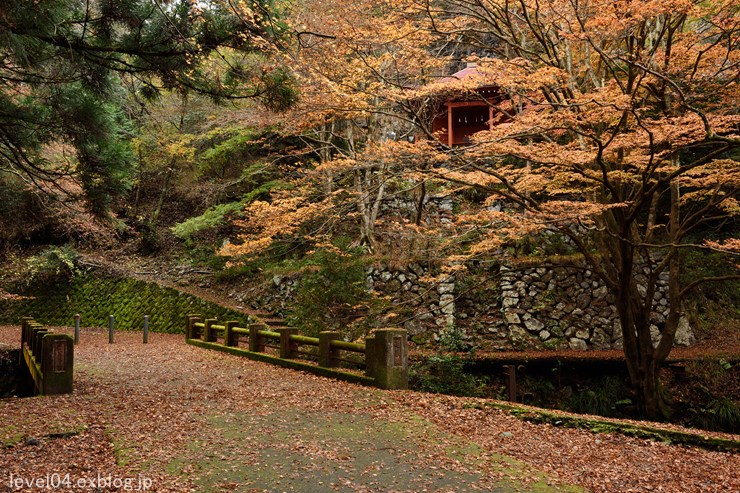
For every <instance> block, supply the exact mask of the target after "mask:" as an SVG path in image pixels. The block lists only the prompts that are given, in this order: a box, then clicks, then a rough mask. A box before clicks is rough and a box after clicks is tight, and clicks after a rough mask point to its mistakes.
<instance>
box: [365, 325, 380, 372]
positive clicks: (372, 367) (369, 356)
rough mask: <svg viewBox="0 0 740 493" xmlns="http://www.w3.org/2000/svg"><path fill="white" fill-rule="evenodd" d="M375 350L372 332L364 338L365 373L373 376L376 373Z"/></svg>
mask: <svg viewBox="0 0 740 493" xmlns="http://www.w3.org/2000/svg"><path fill="white" fill-rule="evenodd" d="M376 352H377V351H376V350H375V336H374V335H373V334H371V335H369V336H367V337H366V338H365V375H367V376H368V377H372V378H375V374H376V373H377V368H376V362H377V360H378V358H377V356H376Z"/></svg>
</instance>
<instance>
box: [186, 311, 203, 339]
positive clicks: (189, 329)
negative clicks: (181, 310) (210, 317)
mask: <svg viewBox="0 0 740 493" xmlns="http://www.w3.org/2000/svg"><path fill="white" fill-rule="evenodd" d="M200 321H201V318H200V315H198V314H191V315H186V316H185V338H186V339H199V338H200V331H199V330H198V329H197V328H196V327H195V324H196V323H198V322H200Z"/></svg>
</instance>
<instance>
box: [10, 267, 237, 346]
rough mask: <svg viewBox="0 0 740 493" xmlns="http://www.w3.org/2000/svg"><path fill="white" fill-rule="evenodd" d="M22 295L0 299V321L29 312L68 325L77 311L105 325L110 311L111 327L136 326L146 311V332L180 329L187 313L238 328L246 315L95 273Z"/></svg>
mask: <svg viewBox="0 0 740 493" xmlns="http://www.w3.org/2000/svg"><path fill="white" fill-rule="evenodd" d="M24 294H26V295H30V296H33V298H32V299H28V300H23V301H20V302H19V301H14V302H8V301H0V323H6V324H18V323H20V319H21V317H23V316H32V317H33V318H34V319H35V320H36V321H38V322H39V323H42V324H44V325H62V326H70V325H73V324H74V315H75V314H76V313H79V314H80V315H81V316H82V325H83V326H85V327H96V326H100V327H107V325H108V315H113V316H115V318H116V328H117V329H122V330H141V329H142V327H143V324H144V315H149V328H150V330H152V331H155V332H168V333H184V332H185V325H184V324H185V322H184V318H185V315H186V314H188V313H203V314H207V315H208V316H209V317H215V318H218V319H219V320H224V321H225V320H238V321H240V322H242V323H243V324H244V326H246V324H247V323H248V322H249V321H248V316H247V315H246V314H243V313H240V312H237V311H236V310H231V309H229V308H225V307H222V306H220V305H217V304H215V303H212V302H209V301H205V300H202V299H200V298H198V297H196V296H193V295H190V294H187V293H182V292H180V291H177V290H175V289H172V288H166V287H162V286H159V285H158V284H155V283H149V282H144V281H138V280H135V279H128V278H121V277H115V276H111V275H102V274H99V273H87V274H85V275H84V276H82V277H79V278H76V279H75V280H73V281H72V282H71V283H58V284H56V285H52V286H37V287H35V288H32V289H31V290H29V292H27V293H24Z"/></svg>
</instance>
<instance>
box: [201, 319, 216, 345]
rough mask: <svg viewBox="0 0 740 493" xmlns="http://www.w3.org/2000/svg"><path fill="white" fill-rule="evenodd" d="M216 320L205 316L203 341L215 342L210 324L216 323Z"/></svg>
mask: <svg viewBox="0 0 740 493" xmlns="http://www.w3.org/2000/svg"><path fill="white" fill-rule="evenodd" d="M216 322H217V320H216V319H215V318H207V319H206V321H205V327H204V328H203V342H216V334H215V333H214V331H213V329H211V325H216Z"/></svg>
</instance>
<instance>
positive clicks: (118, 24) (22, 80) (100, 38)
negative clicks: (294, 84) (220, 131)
mask: <svg viewBox="0 0 740 493" xmlns="http://www.w3.org/2000/svg"><path fill="white" fill-rule="evenodd" d="M274 11H275V9H274V8H273V5H272V2H271V1H270V0H254V1H244V2H227V1H221V0H210V1H206V2H191V1H187V0H34V1H27V0H8V1H6V2H4V3H3V5H2V6H0V53H1V55H2V56H1V57H0V180H7V179H9V175H15V176H16V177H17V178H20V179H22V180H24V181H25V182H26V183H28V184H30V185H35V186H38V187H40V188H48V187H49V186H50V185H54V184H55V185H57V186H59V187H61V186H62V184H63V183H65V180H64V178H65V177H72V178H74V181H73V182H72V183H74V184H75V185H74V186H77V185H79V186H81V188H82V192H83V195H84V196H85V197H86V198H87V199H88V201H89V204H90V208H91V210H92V211H94V212H97V213H102V212H104V211H105V210H106V206H107V204H108V202H109V201H110V198H111V197H113V196H115V195H116V194H118V193H120V192H121V191H123V190H125V188H126V186H127V176H128V169H129V164H130V161H131V151H130V149H129V146H128V144H127V139H126V137H127V134H128V133H129V131H128V128H127V127H128V123H127V119H126V117H125V114H124V112H123V111H122V110H121V104H120V100H121V93H122V91H121V80H122V77H123V78H125V79H126V80H127V81H129V82H130V83H131V84H130V85H131V86H132V87H135V88H136V89H137V90H138V91H139V92H140V93H141V95H143V96H144V97H145V98H148V99H151V98H154V97H156V96H157V94H158V93H159V91H161V90H162V89H174V90H178V91H182V92H187V91H197V92H199V93H203V94H208V95H210V96H211V97H213V98H214V99H217V100H218V99H224V98H263V99H265V101H266V102H267V103H268V104H269V105H270V106H272V107H273V108H278V109H279V108H281V107H283V106H285V105H287V104H289V103H290V102H291V100H292V97H293V93H292V92H291V91H290V90H286V89H285V87H286V85H287V84H286V82H287V78H286V77H285V76H284V75H283V74H282V73H281V72H280V71H275V70H265V69H264V68H260V67H259V66H257V68H255V67H254V65H247V64H245V63H241V62H240V60H242V59H244V54H245V53H246V54H249V53H255V52H264V51H265V50H266V49H269V47H270V46H273V41H274V40H275V39H277V38H279V36H280V35H281V33H282V31H283V30H284V29H285V26H284V25H282V24H280V23H279V22H278V21H276V18H275V16H274V15H273V12H274ZM51 147H53V148H54V149H55V150H56V151H57V152H56V154H58V155H62V156H63V157H64V158H63V159H50V155H52V154H54V153H50V152H49V149H50V148H51ZM60 149H61V151H60ZM70 154H72V156H71V158H70ZM74 186H72V187H70V186H69V185H67V191H69V190H70V189H72V190H74Z"/></svg>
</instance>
